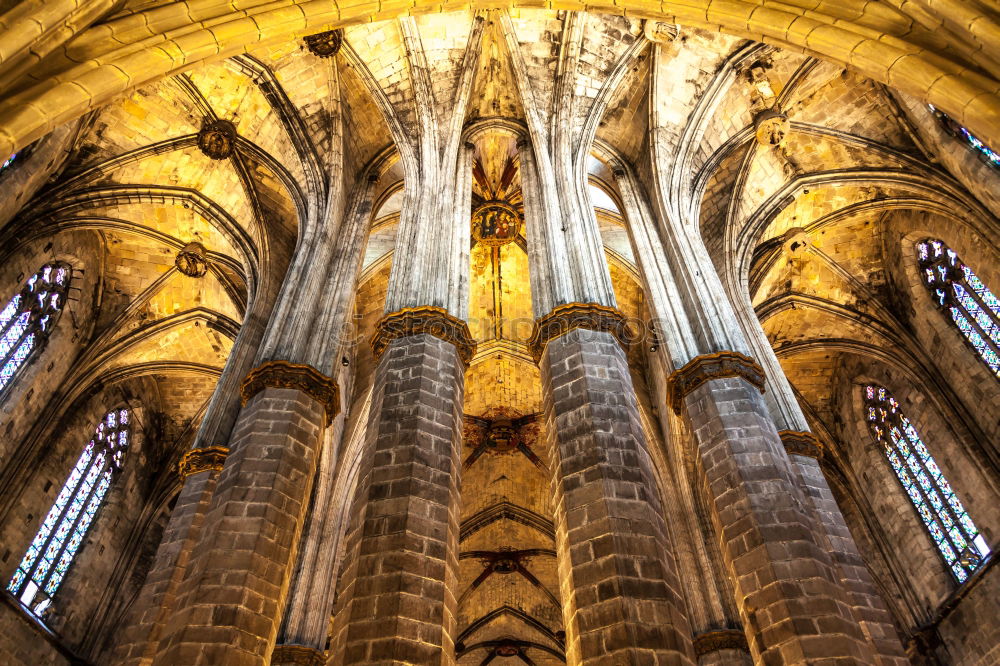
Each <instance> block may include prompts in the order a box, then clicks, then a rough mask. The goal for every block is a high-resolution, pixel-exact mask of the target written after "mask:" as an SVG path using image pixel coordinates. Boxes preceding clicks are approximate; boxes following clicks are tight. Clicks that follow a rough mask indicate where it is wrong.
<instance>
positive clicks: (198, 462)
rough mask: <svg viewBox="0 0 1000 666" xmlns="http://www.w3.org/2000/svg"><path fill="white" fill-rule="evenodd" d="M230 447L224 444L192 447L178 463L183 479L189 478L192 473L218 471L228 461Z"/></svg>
mask: <svg viewBox="0 0 1000 666" xmlns="http://www.w3.org/2000/svg"><path fill="white" fill-rule="evenodd" d="M228 455H229V449H227V448H226V447H224V446H208V447H205V448H203V449H191V450H190V451H188V452H187V453H185V454H184V455H183V456H181V460H180V462H179V463H177V474H178V475H179V476H180V477H181V479H182V480H183V479H187V478H188V477H189V476H191V475H192V474H198V473H199V472H208V471H210V470H214V471H216V472H218V471H219V470H221V469H222V465H223V464H224V463H225V462H226V456H228Z"/></svg>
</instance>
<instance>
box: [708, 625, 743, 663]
mask: <svg viewBox="0 0 1000 666" xmlns="http://www.w3.org/2000/svg"><path fill="white" fill-rule="evenodd" d="M719 650H742V651H743V652H747V653H749V652H750V645H749V644H748V643H747V637H746V635H745V634H744V633H743V632H742V631H740V630H739V629H722V630H720V631H707V632H705V633H703V634H698V635H697V636H695V637H694V653H695V655H696V656H698V657H701V656H703V655H706V654H711V653H712V652H717V651H719Z"/></svg>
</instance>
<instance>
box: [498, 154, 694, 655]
mask: <svg viewBox="0 0 1000 666" xmlns="http://www.w3.org/2000/svg"><path fill="white" fill-rule="evenodd" d="M518 148H519V152H520V154H521V159H522V165H523V166H522V183H523V189H524V192H525V203H526V210H527V211H528V212H531V211H532V210H534V211H539V212H542V218H541V219H538V220H532V219H529V220H528V225H529V226H528V228H529V230H530V231H529V239H528V240H529V245H528V258H529V267H530V272H531V274H532V276H533V279H532V287H534V286H535V285H536V284H537V283H538V280H537V279H535V278H534V276H535V275H541V276H545V278H547V277H548V276H557V275H561V276H563V277H562V279H564V280H566V279H567V278H569V279H568V284H566V285H565V293H564V294H563V295H562V298H565V297H566V295H567V294H570V295H572V294H580V295H584V296H583V297H586V296H587V295H596V296H595V297H596V298H598V299H599V302H598V303H592V304H590V305H591V306H593V305H596V306H598V308H595V309H598V310H599V308H600V306H604V308H605V309H613V307H614V305H615V303H614V295H613V291H612V290H611V286H610V285H611V279H610V275H609V274H608V269H607V264H606V263H604V261H603V254H602V255H601V262H599V265H598V266H596V267H594V266H592V268H596V269H600V271H601V275H602V277H601V279H600V280H598V284H593V283H589V284H582V283H581V282H580V280H581V276H580V275H579V274H578V273H575V272H574V271H573V270H572V268H571V267H572V265H574V264H581V263H587V262H588V261H589V257H588V251H589V248H590V246H591V245H594V244H596V246H597V247H599V248H600V247H601V243H600V235H599V233H598V231H597V227H596V224H593V220H589V219H585V218H583V217H581V216H575V217H574V216H566V217H563V218H562V219H561V220H553V219H548V218H547V217H546V216H547V215H551V212H550V211H549V210H548V207H546V206H543V205H542V202H541V201H540V200H539V199H540V197H539V190H540V188H541V182H544V180H543V179H540V177H539V173H538V170H537V169H536V168H535V160H534V153H533V150H532V147H531V146H530V145H527V144H526V143H524V142H522V143H521V144H519V146H518ZM559 163H560V164H563V165H564V166H565V164H564V163H563V162H559ZM553 174H554V176H555V177H556V178H558V179H559V180H560V181H561V188H560V189H561V191H562V192H564V193H565V192H578V191H579V190H578V189H577V188H575V187H573V184H574V183H575V180H574V178H575V176H574V174H573V173H572V172H561V171H556V172H553ZM549 196H550V197H552V196H554V194H552V193H550V194H549ZM588 205H589V204H588ZM559 222H561V224H562V225H565V227H567V228H564V227H563V226H560V225H559ZM588 222H590V223H589V224H588ZM572 225H577V226H578V227H579V228H574V229H573V230H572V233H571V234H570V233H568V231H569V230H568V227H569V226H572ZM564 234H565V236H569V237H574V236H581V235H582V236H588V237H590V241H591V242H589V243H579V244H578V243H567V242H566V240H565V236H564ZM555 250H558V251H555ZM574 253H575V255H574ZM545 278H543V279H545ZM533 300H534V302H535V303H536V313H537V312H538V307H537V304H538V303H539V300H535V299H534V298H533ZM548 300H549V302H548V303H547V306H548V307H553V306H558V305H566V304H565V303H560V302H559V301H560V294H559V293H550V294H549V299H548ZM542 302H544V301H542ZM581 307H584V308H585V307H587V306H583V305H582V304H581ZM558 312H559V308H558V307H556V308H555V309H554V310H553V311H552V313H551V314H550V313H547V312H541V314H546V315H548V316H549V318H551V317H555V316H556V315H557V313H558ZM591 328H593V329H595V330H588V329H587V328H586V327H583V328H574V329H571V330H568V332H564V333H563V334H561V335H556V336H554V337H548V339H543V340H539V341H538V342H539V344H540V345H541V350H540V351H541V355H540V358H539V366H540V369H541V374H542V384H543V404H544V412H545V418H546V421H547V428H546V432H547V436H548V439H549V450H550V460H551V461H552V474H553V477H552V492H553V506H554V508H555V519H556V520H555V522H556V546H557V555H558V567H559V575H560V579H561V581H562V583H561V587H562V590H561V598H562V600H563V617H564V623H565V626H566V655H567V661H568V663H574V664H575V663H585V664H609V665H610V664H619V663H644V662H647V661H648V662H651V663H652V662H655V663H664V664H666V663H670V664H693V663H694V653H693V651H692V646H691V629H690V626H689V625H688V619H687V614H686V609H685V604H684V600H683V596H682V594H681V591H680V586H679V583H678V580H677V574H676V571H675V570H674V566H675V565H674V559H673V555H672V546H671V544H670V540H669V536H668V534H667V531H666V526H665V523H664V519H663V509H662V507H661V506H660V502H659V498H660V489H659V488H657V486H656V481H655V477H654V474H653V471H652V462H651V460H650V457H649V452H648V448H647V447H648V443H647V441H646V436H645V433H644V431H643V429H642V423H641V419H640V416H639V408H638V401H637V399H636V395H635V389H634V387H633V385H632V378H631V375H630V373H629V367H628V361H627V359H626V356H625V351H624V350H623V349H622V346H621V344H620V342H619V341H618V340H617V339H616V338H615V336H614V335H612V334H611V333H609V332H602V331H599V330H596V329H597V328H599V327H598V326H596V322H594V324H592V325H591ZM538 331H539V328H538V324H537V323H536V336H537V335H538V334H539V333H538Z"/></svg>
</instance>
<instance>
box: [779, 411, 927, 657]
mask: <svg viewBox="0 0 1000 666" xmlns="http://www.w3.org/2000/svg"><path fill="white" fill-rule="evenodd" d="M778 434H779V436H780V437H781V442H782V444H784V446H785V451H786V452H787V453H788V459H789V460H790V461H791V463H792V470H793V471H794V472H795V474H796V475H797V476H798V480H799V484H800V485H801V487H802V488H803V490H804V491H805V493H806V497H807V498H808V499H809V501H810V502H811V503H812V505H813V507H814V511H815V513H814V515H815V518H816V521H817V523H818V526H819V529H820V530H822V532H823V533H824V534H825V536H826V544H827V551H828V552H829V553H830V557H831V559H832V560H833V564H834V566H835V567H836V568H837V570H838V572H839V574H840V581H841V584H842V585H843V586H844V587H845V589H846V590H847V595H848V601H849V603H850V604H851V607H852V609H853V612H854V618H855V620H857V621H858V622H859V623H860V625H861V629H862V631H863V632H864V634H865V636H866V637H867V638H868V640H869V642H870V643H871V645H872V648H873V650H874V652H875V658H876V661H877V663H879V664H882V665H884V666H907V665H908V664H909V663H910V662H909V660H908V659H907V658H906V653H905V651H904V650H903V644H902V643H901V642H900V640H899V635H898V634H897V633H896V627H895V626H894V625H893V623H892V618H891V616H890V615H889V610H888V608H886V605H885V602H884V601H883V600H882V597H881V596H880V595H879V593H878V591H877V590H876V589H875V582H874V581H873V580H872V576H871V572H869V571H868V567H867V566H865V563H864V560H862V559H861V553H860V552H859V551H858V547H857V545H856V544H855V542H854V538H853V537H852V536H851V532H850V530H849V529H848V528H847V523H846V522H845V520H844V515H843V514H842V513H841V511H840V507H838V506H837V500H836V499H834V496H833V492H832V491H831V490H830V486H829V484H828V483H827V481H826V476H825V475H824V473H823V468H822V466H821V464H820V461H821V460H822V458H823V445H822V444H821V443H820V442H819V440H818V439H817V438H816V437H815V436H814V435H813V434H812V433H809V432H803V431H794V430H781V431H779V432H778Z"/></svg>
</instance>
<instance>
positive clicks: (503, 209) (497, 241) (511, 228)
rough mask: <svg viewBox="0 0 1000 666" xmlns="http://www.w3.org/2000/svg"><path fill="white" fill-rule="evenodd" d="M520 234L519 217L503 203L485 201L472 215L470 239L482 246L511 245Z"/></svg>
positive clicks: (511, 207)
mask: <svg viewBox="0 0 1000 666" xmlns="http://www.w3.org/2000/svg"><path fill="white" fill-rule="evenodd" d="M519 233H521V216H520V215H519V214H518V212H517V209H515V208H514V207H513V206H511V205H510V204H508V203H505V202H503V201H487V202H486V203H484V204H483V205H482V206H480V207H479V208H477V209H476V210H475V212H473V213H472V239H473V240H475V241H476V242H477V243H482V244H483V245H490V246H499V245H506V244H507V243H513V242H514V241H515V240H517V236H518V234H519Z"/></svg>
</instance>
